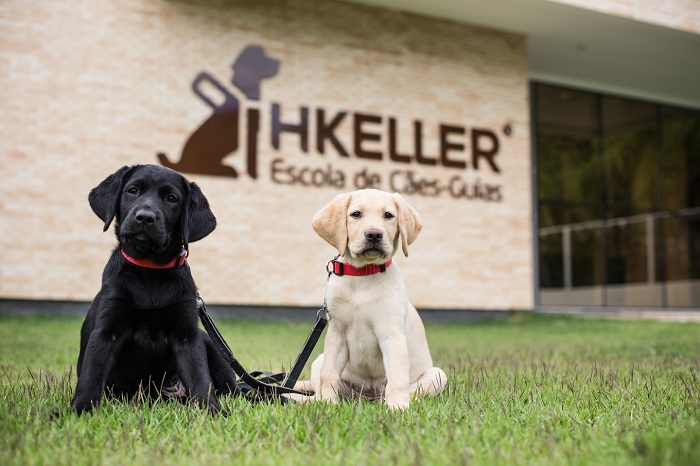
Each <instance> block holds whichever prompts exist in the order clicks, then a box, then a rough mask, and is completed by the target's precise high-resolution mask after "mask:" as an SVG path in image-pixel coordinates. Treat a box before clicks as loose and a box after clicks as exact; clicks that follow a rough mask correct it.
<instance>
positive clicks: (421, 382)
mask: <svg viewBox="0 0 700 466" xmlns="http://www.w3.org/2000/svg"><path fill="white" fill-rule="evenodd" d="M312 225H313V228H314V230H315V231H316V233H318V234H319V236H321V237H322V238H323V239H325V240H326V241H328V242H329V243H330V244H331V245H333V246H334V247H335V248H337V249H338V252H339V253H340V255H339V256H338V257H337V258H336V259H334V260H333V261H331V262H330V263H329V273H330V276H329V280H328V289H327V292H326V293H327V294H326V300H327V304H328V312H329V314H330V316H331V320H330V322H329V324H328V333H327V335H326V340H325V345H324V353H323V354H321V355H320V356H319V357H318V359H316V360H315V361H314V362H313V364H312V365H311V380H310V381H305V382H299V383H298V384H297V386H296V388H297V389H302V390H307V391H311V392H314V396H313V397H310V398H307V399H321V400H327V401H331V402H336V401H337V400H338V396H339V395H345V396H350V397H353V396H357V395H361V396H366V397H369V398H373V399H381V398H384V399H385V400H386V403H387V405H388V406H389V408H392V409H395V408H398V409H404V408H407V407H408V406H409V403H410V401H411V398H412V396H414V395H430V396H434V395H437V394H439V393H440V392H442V390H443V389H444V388H445V383H446V381H447V377H446V376H445V373H444V372H443V371H442V370H441V369H439V368H437V367H433V361H432V358H431V356H430V350H429V349H428V342H427V341H426V338H425V330H424V328H423V322H422V321H421V319H420V317H419V315H418V312H416V309H415V307H413V305H412V304H411V303H410V302H409V301H408V298H407V296H406V289H405V285H404V281H403V279H402V278H401V272H400V271H399V268H398V266H397V265H396V264H395V263H393V262H392V257H393V256H394V254H396V252H397V251H398V248H399V245H401V247H402V249H403V253H404V254H405V255H406V256H408V246H409V245H410V244H411V243H412V242H413V241H414V240H415V239H416V237H417V236H418V233H419V232H420V230H421V228H422V223H421V219H420V216H419V215H418V212H416V211H415V210H414V209H413V208H412V207H411V206H409V205H408V204H407V203H406V201H405V200H404V198H403V197H402V196H401V195H400V194H393V195H392V194H390V193H386V192H383V191H378V190H376V189H364V190H360V191H354V192H351V193H346V194H340V195H338V196H337V197H336V198H335V199H334V200H333V201H332V202H330V203H329V204H328V205H326V206H325V207H324V208H323V209H321V210H320V211H319V212H318V213H317V214H316V215H315V216H314V219H313V224H312ZM293 398H294V399H296V400H297V401H305V400H304V399H303V398H304V397H301V396H293Z"/></svg>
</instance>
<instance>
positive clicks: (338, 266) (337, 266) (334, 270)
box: [326, 254, 343, 280]
mask: <svg viewBox="0 0 700 466" xmlns="http://www.w3.org/2000/svg"><path fill="white" fill-rule="evenodd" d="M339 257H340V254H338V255H337V256H335V257H334V258H333V259H331V260H329V261H328V263H327V264H326V272H328V280H330V279H331V275H337V276H339V277H342V276H343V263H342V262H338V258H339Z"/></svg>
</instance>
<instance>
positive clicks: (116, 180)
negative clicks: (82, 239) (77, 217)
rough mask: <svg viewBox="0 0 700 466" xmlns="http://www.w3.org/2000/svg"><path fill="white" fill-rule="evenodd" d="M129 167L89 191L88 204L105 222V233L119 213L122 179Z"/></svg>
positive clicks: (121, 169) (118, 171)
mask: <svg viewBox="0 0 700 466" xmlns="http://www.w3.org/2000/svg"><path fill="white" fill-rule="evenodd" d="M129 169H130V167H127V166H124V167H122V168H120V169H119V170H117V171H116V172H114V173H112V174H111V175H109V176H108V177H107V178H105V179H104V181H102V183H100V184H99V185H97V186H96V187H95V188H93V189H92V191H90V194H89V195H88V202H89V203H90V207H92V210H93V212H95V213H96V214H97V216H98V217H100V219H101V220H102V221H103V222H105V227H104V230H102V231H107V228H109V224H110V223H112V219H113V218H114V216H115V215H117V212H119V201H120V199H121V197H122V196H121V194H122V187H123V186H124V179H125V178H126V174H127V172H128V171H129Z"/></svg>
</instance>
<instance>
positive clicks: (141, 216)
mask: <svg viewBox="0 0 700 466" xmlns="http://www.w3.org/2000/svg"><path fill="white" fill-rule="evenodd" d="M136 221H137V222H139V223H148V224H150V223H155V221H156V214H154V213H153V212H151V211H150V210H144V209H141V210H139V211H138V212H136Z"/></svg>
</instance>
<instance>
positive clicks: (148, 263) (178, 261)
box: [121, 249, 187, 269]
mask: <svg viewBox="0 0 700 466" xmlns="http://www.w3.org/2000/svg"><path fill="white" fill-rule="evenodd" d="M121 253H122V256H124V259H126V260H128V261H129V262H131V263H132V264H134V265H138V266H139V267H145V268H147V269H179V268H180V267H182V266H183V265H185V259H187V250H186V249H183V250H182V252H181V253H180V254H179V255H178V256H177V257H176V258H174V259H173V260H171V261H170V262H168V263H167V264H162V265H161V264H156V263H155V262H153V261H152V260H151V259H134V258H133V257H131V256H130V255H128V254H127V253H125V252H124V250H123V249H121Z"/></svg>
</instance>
